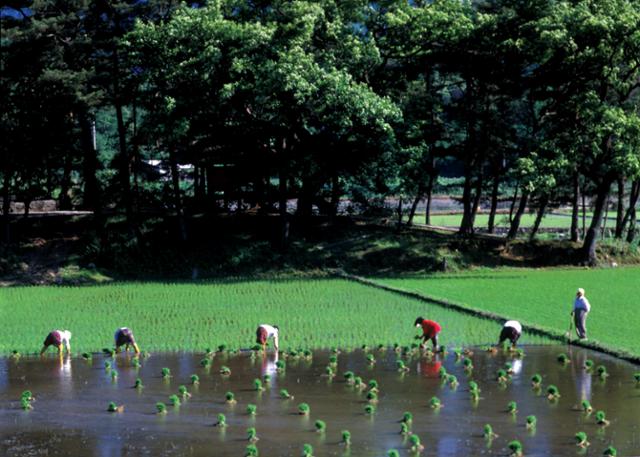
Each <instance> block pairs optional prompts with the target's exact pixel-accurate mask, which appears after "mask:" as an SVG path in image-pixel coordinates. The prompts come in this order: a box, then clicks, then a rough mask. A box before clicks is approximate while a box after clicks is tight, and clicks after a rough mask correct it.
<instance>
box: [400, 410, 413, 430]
mask: <svg viewBox="0 0 640 457" xmlns="http://www.w3.org/2000/svg"><path fill="white" fill-rule="evenodd" d="M400 422H402V423H403V424H407V425H408V426H411V424H412V423H413V414H411V413H410V412H409V411H405V412H404V414H403V415H402V419H400Z"/></svg>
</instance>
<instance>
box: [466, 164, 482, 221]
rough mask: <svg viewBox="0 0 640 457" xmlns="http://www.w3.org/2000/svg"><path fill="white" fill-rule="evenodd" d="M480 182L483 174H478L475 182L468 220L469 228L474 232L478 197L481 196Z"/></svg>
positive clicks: (478, 206) (478, 202) (478, 203)
mask: <svg viewBox="0 0 640 457" xmlns="http://www.w3.org/2000/svg"><path fill="white" fill-rule="evenodd" d="M482 183H483V175H480V177H479V178H478V181H477V183H476V194H475V195H474V197H473V206H472V207H471V219H470V220H469V223H470V226H469V230H470V231H471V233H473V232H474V225H475V220H476V214H478V208H480V198H481V197H482Z"/></svg>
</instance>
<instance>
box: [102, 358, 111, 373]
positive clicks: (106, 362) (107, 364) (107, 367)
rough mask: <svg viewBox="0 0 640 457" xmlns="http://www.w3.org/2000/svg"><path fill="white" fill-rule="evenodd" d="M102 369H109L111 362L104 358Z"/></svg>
mask: <svg viewBox="0 0 640 457" xmlns="http://www.w3.org/2000/svg"><path fill="white" fill-rule="evenodd" d="M104 369H105V371H109V370H110V369H111V362H109V361H108V360H105V362H104Z"/></svg>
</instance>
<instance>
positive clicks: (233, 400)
mask: <svg viewBox="0 0 640 457" xmlns="http://www.w3.org/2000/svg"><path fill="white" fill-rule="evenodd" d="M224 398H225V401H226V402H227V403H228V404H230V405H234V404H236V403H237V400H236V395H235V394H234V393H233V392H227V393H226V394H224Z"/></svg>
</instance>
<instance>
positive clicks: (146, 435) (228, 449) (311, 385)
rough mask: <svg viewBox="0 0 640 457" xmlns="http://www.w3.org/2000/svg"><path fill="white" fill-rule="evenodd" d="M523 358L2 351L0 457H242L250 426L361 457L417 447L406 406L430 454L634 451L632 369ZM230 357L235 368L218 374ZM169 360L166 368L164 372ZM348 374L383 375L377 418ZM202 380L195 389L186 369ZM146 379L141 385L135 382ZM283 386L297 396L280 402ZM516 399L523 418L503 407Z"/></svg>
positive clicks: (639, 420)
mask: <svg viewBox="0 0 640 457" xmlns="http://www.w3.org/2000/svg"><path fill="white" fill-rule="evenodd" d="M523 349H524V350H525V356H524V357H523V358H522V359H521V360H518V359H514V358H513V357H512V356H510V355H509V354H506V353H502V352H500V353H498V354H496V355H492V354H490V353H487V352H485V351H483V350H482V349H479V348H477V349H475V350H474V354H473V355H472V356H471V359H472V361H473V365H474V369H473V372H472V374H471V375H470V376H467V375H466V374H465V372H464V370H463V364H462V363H461V362H460V361H459V360H458V361H457V360H456V357H455V355H454V354H453V353H452V352H451V353H449V354H447V355H445V356H435V357H433V358H432V359H429V358H426V357H423V356H421V355H414V356H412V357H408V356H405V357H403V359H404V360H405V363H406V364H407V366H408V367H409V370H410V371H408V372H407V373H405V374H401V373H399V372H398V371H397V369H396V359H397V358H398V354H396V353H395V352H394V351H393V350H390V349H389V350H387V351H384V352H381V351H378V350H372V351H371V352H370V353H372V354H374V356H375V358H376V360H377V363H376V364H375V365H373V366H370V365H369V364H368V363H367V360H366V354H365V353H364V352H363V351H354V352H349V353H341V354H339V355H338V364H337V368H336V376H335V378H333V380H331V379H329V378H328V377H326V376H325V370H326V366H327V364H328V360H329V356H330V353H329V352H327V351H316V352H314V354H313V359H312V360H310V361H306V360H302V359H292V358H287V359H283V358H282V357H281V358H280V360H285V361H286V370H285V372H284V373H276V366H275V360H274V355H273V354H269V356H268V357H266V358H263V357H262V356H258V357H256V358H251V357H250V356H249V354H248V353H242V354H239V355H233V356H230V355H224V354H223V355H220V354H217V355H216V356H215V357H214V358H213V361H212V362H213V363H212V365H211V367H210V369H208V370H207V369H205V368H203V367H202V366H201V365H200V361H201V359H202V358H203V356H202V355H201V354H152V355H151V357H149V358H146V359H142V360H141V362H142V367H140V368H135V367H134V366H133V365H132V363H131V357H130V356H126V355H123V354H120V355H118V356H117V357H116V358H115V359H111V358H110V357H104V356H102V355H94V357H93V360H92V361H85V360H83V359H79V358H73V359H69V358H65V359H63V360H62V361H60V360H58V358H57V357H49V358H45V359H43V360H41V359H38V358H35V357H22V358H20V359H18V360H13V359H7V358H4V359H0V437H1V438H0V455H3V456H21V457H23V456H40V455H47V456H87V457H92V456H95V457H121V456H147V455H148V456H243V455H245V447H246V445H247V444H248V442H247V439H246V430H247V428H248V427H255V428H256V430H257V436H258V437H259V441H258V442H257V443H256V444H257V447H258V449H259V451H260V455H262V456H300V455H301V451H302V446H303V444H304V443H309V444H311V445H312V446H313V447H314V450H315V452H314V455H316V456H329V455H335V456H353V457H359V456H363V457H367V456H372V457H373V456H377V457H382V456H385V455H386V452H387V450H388V449H392V448H395V449H398V450H399V451H400V455H411V454H410V453H409V449H408V448H409V447H410V445H409V442H408V440H407V439H406V438H405V437H403V436H402V435H401V434H400V433H399V432H400V419H401V418H402V415H403V413H404V412H405V411H410V412H411V413H412V414H413V426H412V430H413V432H414V433H415V434H417V435H418V436H419V437H420V438H421V441H422V443H423V445H424V446H425V451H424V452H423V453H422V454H421V455H425V456H475V455H502V456H504V455H508V454H509V451H508V449H507V444H508V442H509V441H511V440H513V439H518V440H520V441H521V442H522V444H523V447H524V455H525V456H573V455H593V456H596V455H602V452H603V450H604V449H605V448H606V447H607V446H609V445H613V446H615V447H616V448H617V450H618V455H619V456H634V455H635V456H638V455H640V388H638V387H636V385H635V381H634V379H633V374H634V372H637V371H639V370H640V368H639V367H638V366H636V365H632V364H629V363H627V362H622V361H619V360H617V359H615V358H612V357H609V356H605V355H602V354H599V353H596V352H592V351H589V350H585V349H579V348H569V347H567V346H559V345H555V346H529V347H526V346H525V347H523ZM560 352H565V353H566V354H567V355H568V356H569V358H570V360H571V363H570V364H568V365H566V366H563V365H562V364H560V363H559V362H558V361H557V360H556V357H557V355H558V354H559V353H560ZM587 358H588V359H591V360H593V362H594V364H595V366H598V365H604V366H605V367H606V369H607V371H608V372H609V374H610V376H609V377H608V378H607V379H606V380H604V381H602V380H601V379H600V378H599V377H598V375H597V374H596V373H595V367H594V370H593V371H594V372H593V373H589V372H587V371H585V370H584V369H583V364H584V361H585V360H586V359H587ZM105 361H112V362H113V367H114V369H116V370H117V372H118V373H119V376H118V377H117V380H116V381H112V379H111V375H110V372H109V370H105V367H104V362H105ZM506 362H510V363H512V364H513V369H514V371H515V373H514V374H513V379H512V380H511V381H510V382H509V383H507V385H506V386H505V387H500V386H499V384H498V383H497V382H496V371H497V370H498V369H500V368H503V367H504V365H505V363H506ZM222 365H226V366H228V367H229V368H230V369H231V374H230V375H229V376H222V375H221V374H220V373H219V369H220V367H221V366H222ZM441 366H444V367H445V368H446V370H447V371H448V372H449V373H450V374H453V375H455V376H457V378H458V381H459V386H458V387H457V388H456V389H452V388H450V387H449V385H447V384H445V383H443V382H442V381H441V379H440V378H439V376H438V371H439V369H440V367H441ZM165 367H167V368H169V369H170V370H171V373H172V377H171V378H169V379H163V378H162V376H161V371H162V369H163V368H165ZM347 370H349V371H353V372H354V373H355V374H356V376H361V377H362V378H363V380H364V381H365V382H368V381H369V380H370V379H375V380H377V381H378V384H379V389H380V392H379V403H378V404H377V411H376V412H375V414H373V415H366V414H365V412H364V408H365V406H366V405H367V400H366V390H364V391H359V390H357V389H355V388H354V387H353V386H351V385H348V384H347V383H346V382H345V380H344V377H343V374H344V372H345V371H347ZM194 373H195V374H197V375H198V376H199V377H200V384H199V385H191V381H190V376H191V375H192V374H194ZM535 373H539V374H541V375H542V377H543V382H542V385H543V389H542V391H541V392H537V393H536V392H535V391H533V390H532V388H531V385H530V378H531V376H533V374H535ZM264 374H270V375H271V376H272V379H271V382H270V384H269V385H265V386H266V387H267V389H266V390H265V391H264V392H262V393H259V392H256V391H255V390H254V388H253V381H254V379H255V378H261V377H262V376H263V375H264ZM138 377H140V378H141V379H142V382H143V384H144V388H143V389H135V388H133V387H132V386H133V385H134V383H135V379H136V378H138ZM470 380H474V381H475V382H477V383H478V384H479V387H480V389H481V393H480V400H479V401H478V402H476V403H474V402H473V401H472V400H470V396H469V388H468V382H469V381H470ZM549 384H555V385H556V386H557V387H558V389H559V391H560V394H561V397H560V399H559V400H558V401H557V402H550V401H549V400H547V398H546V397H545V392H546V387H547V386H548V385H549ZM180 385H185V386H187V388H188V389H189V391H190V392H191V394H192V397H191V398H189V399H187V400H185V401H184V402H183V404H182V405H181V406H179V407H173V406H171V405H170V404H169V396H170V395H172V394H176V393H177V392H178V387H179V386H180ZM280 389H287V390H288V392H289V393H290V394H291V395H293V396H294V397H295V398H294V399H289V400H285V399H281V398H280V395H279V392H280ZM24 390H30V391H32V392H33V395H34V397H35V399H36V400H35V401H34V402H33V407H34V409H33V410H31V411H23V410H22V409H21V407H20V401H19V400H20V396H21V394H22V392H23V391H24ZM227 391H232V392H234V393H235V397H236V399H237V403H236V404H235V405H229V404H226V403H225V393H226V392H227ZM432 396H437V397H438V398H439V399H440V400H441V402H442V404H443V405H444V407H443V408H442V409H440V410H434V409H431V408H430V407H429V400H430V399H431V397H432ZM583 399H587V400H589V401H590V402H591V403H592V405H593V407H594V409H595V410H604V411H605V412H606V414H607V419H608V420H610V422H611V423H610V425H609V426H607V427H601V426H598V425H597V424H596V421H595V418H594V415H595V413H594V414H592V415H590V416H588V415H586V414H585V413H583V412H582V411H580V402H581V400H583ZM512 400H513V401H516V402H517V405H518V413H517V414H515V415H512V414H509V413H507V412H506V409H507V403H508V402H509V401H512ZM111 401H113V402H115V403H116V404H117V405H124V412H122V413H109V412H107V406H108V404H109V402H111ZM159 401H162V402H165V403H167V409H168V411H167V414H166V415H158V414H156V406H155V404H156V402H159ZM301 402H305V403H308V404H309V406H310V408H311V412H310V414H309V416H301V415H299V414H297V406H298V404H299V403H301ZM248 404H255V405H256V406H257V415H256V416H253V417H252V416H250V415H249V414H247V411H246V409H247V405H248ZM219 413H224V414H225V415H226V418H227V423H228V426H227V427H226V428H221V427H215V426H214V424H215V423H216V422H217V415H218V414H219ZM528 415H535V416H536V417H537V420H538V422H537V427H536V429H535V431H529V430H527V429H526V427H525V418H526V417H527V416H528ZM318 419H321V420H323V421H325V422H326V425H327V429H326V432H325V433H317V432H316V431H315V429H314V422H315V420H318ZM487 423H489V424H491V425H492V426H493V430H494V432H495V433H497V434H498V435H499V437H497V438H496V439H494V440H493V441H492V442H491V443H488V442H487V441H486V440H485V439H484V438H483V436H482V431H483V426H484V425H485V424H487ZM345 429H346V430H349V431H350V432H351V440H352V445H351V447H350V448H345V446H344V445H342V444H340V440H341V431H342V430H345ZM578 431H584V432H585V433H586V434H587V435H588V440H589V442H590V443H591V446H590V447H589V448H588V449H586V450H582V451H581V450H580V448H578V447H576V445H575V442H574V435H575V434H576V432H578Z"/></svg>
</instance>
